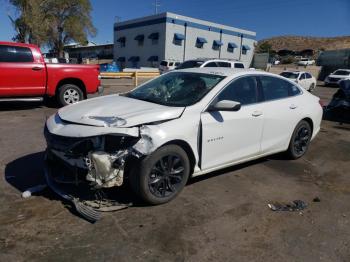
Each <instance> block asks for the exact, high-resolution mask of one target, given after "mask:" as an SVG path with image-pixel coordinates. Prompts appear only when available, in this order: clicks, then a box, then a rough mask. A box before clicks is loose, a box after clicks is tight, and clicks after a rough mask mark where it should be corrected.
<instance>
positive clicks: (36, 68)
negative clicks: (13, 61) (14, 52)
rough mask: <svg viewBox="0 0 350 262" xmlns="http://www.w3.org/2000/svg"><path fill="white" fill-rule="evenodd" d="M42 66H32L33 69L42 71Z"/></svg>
mask: <svg viewBox="0 0 350 262" xmlns="http://www.w3.org/2000/svg"><path fill="white" fill-rule="evenodd" d="M41 69H42V68H41V67H38V66H34V67H32V70H33V71H40V70H41Z"/></svg>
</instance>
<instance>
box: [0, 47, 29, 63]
mask: <svg viewBox="0 0 350 262" xmlns="http://www.w3.org/2000/svg"><path fill="white" fill-rule="evenodd" d="M33 61H34V58H33V54H32V52H31V51H30V49H29V48H27V47H20V46H9V45H0V62H3V63H25V62H33Z"/></svg>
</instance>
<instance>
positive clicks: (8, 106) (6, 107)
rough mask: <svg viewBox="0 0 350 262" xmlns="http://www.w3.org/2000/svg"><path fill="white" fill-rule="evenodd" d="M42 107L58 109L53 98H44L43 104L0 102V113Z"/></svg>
mask: <svg viewBox="0 0 350 262" xmlns="http://www.w3.org/2000/svg"><path fill="white" fill-rule="evenodd" d="M43 107H47V108H59V106H58V104H57V101H56V99H54V98H45V99H44V101H43V102H20V101H18V102H15V101H13V102H0V111H20V110H31V109H36V108H43Z"/></svg>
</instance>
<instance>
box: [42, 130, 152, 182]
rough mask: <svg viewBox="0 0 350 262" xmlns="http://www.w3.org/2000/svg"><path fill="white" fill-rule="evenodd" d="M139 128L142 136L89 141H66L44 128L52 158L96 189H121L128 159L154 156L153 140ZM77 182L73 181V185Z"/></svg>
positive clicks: (100, 137) (101, 138) (82, 139)
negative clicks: (81, 176)
mask: <svg viewBox="0 0 350 262" xmlns="http://www.w3.org/2000/svg"><path fill="white" fill-rule="evenodd" d="M145 129H146V127H140V136H139V137H132V136H127V135H126V136H120V135H101V136H94V137H87V138H72V137H63V136H58V135H54V134H51V133H50V132H49V131H48V130H47V128H45V132H44V133H45V138H46V141H47V146H48V149H47V150H48V155H49V157H50V158H56V159H59V160H62V162H64V164H65V166H66V168H67V169H68V170H70V171H73V172H77V170H78V171H79V172H78V173H79V174H85V179H86V180H87V181H89V182H91V185H92V186H93V187H94V188H110V187H115V186H121V185H122V184H123V181H124V171H125V164H126V161H127V159H130V158H134V159H135V158H136V159H137V158H141V157H142V156H144V155H148V154H149V153H151V152H152V149H153V143H152V139H151V138H150V137H149V136H148V135H147V134H146V133H145V132H144V131H145ZM73 182H74V181H73Z"/></svg>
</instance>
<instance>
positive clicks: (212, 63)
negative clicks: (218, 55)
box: [204, 62, 218, 67]
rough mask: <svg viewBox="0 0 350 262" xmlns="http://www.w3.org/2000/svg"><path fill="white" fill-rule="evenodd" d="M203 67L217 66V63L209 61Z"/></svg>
mask: <svg viewBox="0 0 350 262" xmlns="http://www.w3.org/2000/svg"><path fill="white" fill-rule="evenodd" d="M204 67H218V65H217V64H216V63H215V62H209V63H208V64H206V65H205V66H204Z"/></svg>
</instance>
